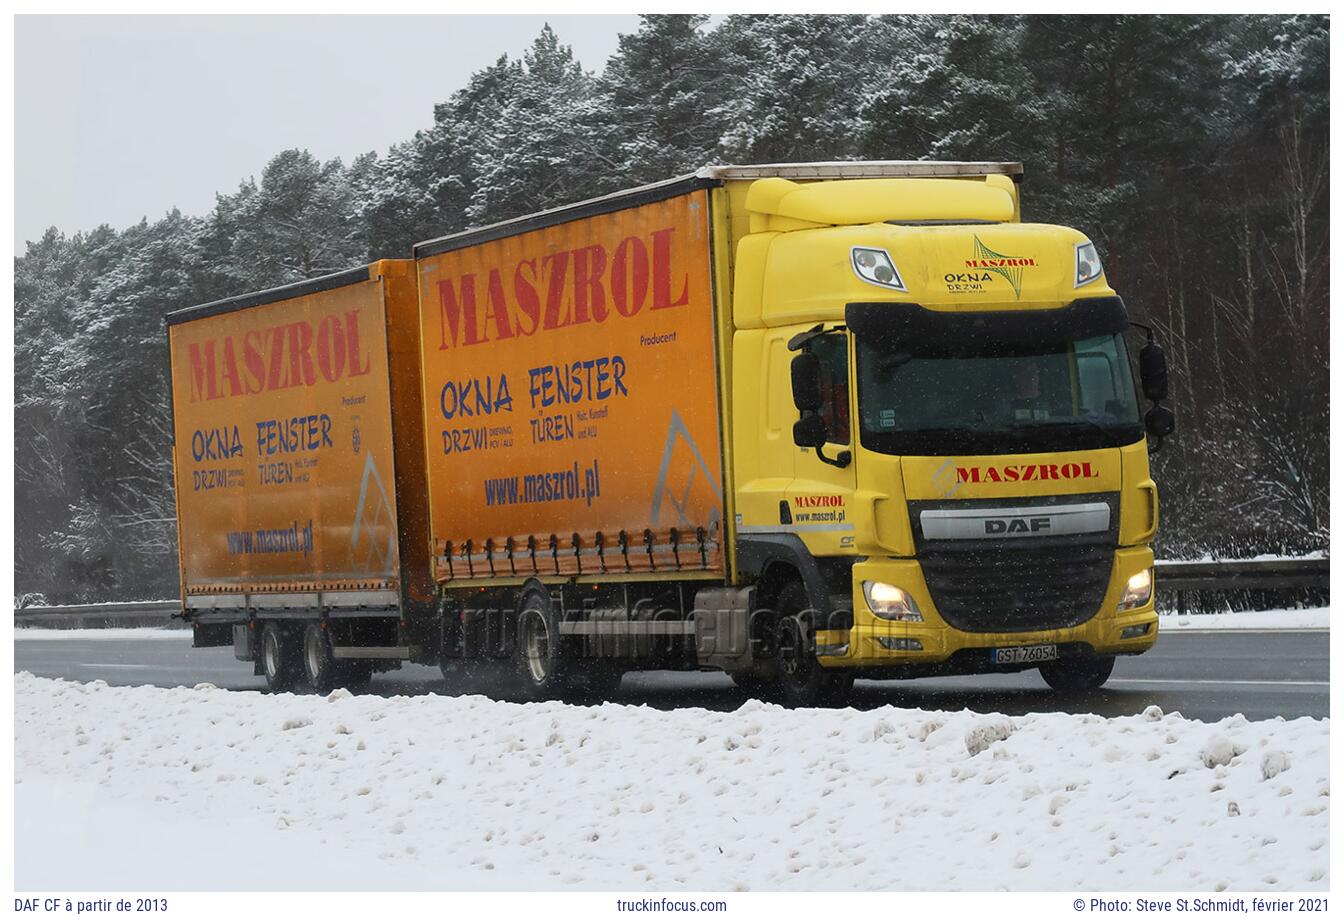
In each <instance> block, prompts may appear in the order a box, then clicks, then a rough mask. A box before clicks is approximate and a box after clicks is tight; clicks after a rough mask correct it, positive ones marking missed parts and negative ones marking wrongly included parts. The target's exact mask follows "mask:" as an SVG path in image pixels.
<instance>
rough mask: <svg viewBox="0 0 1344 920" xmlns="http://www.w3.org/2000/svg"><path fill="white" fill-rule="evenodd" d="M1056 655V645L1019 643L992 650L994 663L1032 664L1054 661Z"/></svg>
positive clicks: (1057, 651) (1057, 652)
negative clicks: (1012, 646)
mask: <svg viewBox="0 0 1344 920" xmlns="http://www.w3.org/2000/svg"><path fill="white" fill-rule="evenodd" d="M1058 657H1059V646H1057V645H1020V646H1018V647H1016V648H996V649H995V650H994V663H995V664H1034V663H1036V662H1038V661H1054V660H1055V659H1056V658H1058Z"/></svg>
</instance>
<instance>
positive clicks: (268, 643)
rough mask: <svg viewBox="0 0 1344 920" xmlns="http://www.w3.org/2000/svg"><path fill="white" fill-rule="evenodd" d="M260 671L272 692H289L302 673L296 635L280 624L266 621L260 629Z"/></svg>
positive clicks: (296, 683)
mask: <svg viewBox="0 0 1344 920" xmlns="http://www.w3.org/2000/svg"><path fill="white" fill-rule="evenodd" d="M261 673H262V674H264V675H265V676H266V686H267V688H269V689H270V691H271V692H272V693H289V692H291V691H293V689H294V688H295V686H297V685H298V682H299V678H300V676H301V675H302V674H303V660H302V657H301V652H300V648H299V643H298V641H297V637H296V636H295V635H294V634H293V633H292V632H290V631H289V630H286V629H284V628H282V627H281V626H280V624H279V623H274V622H272V623H267V624H266V625H265V626H264V627H262V630H261Z"/></svg>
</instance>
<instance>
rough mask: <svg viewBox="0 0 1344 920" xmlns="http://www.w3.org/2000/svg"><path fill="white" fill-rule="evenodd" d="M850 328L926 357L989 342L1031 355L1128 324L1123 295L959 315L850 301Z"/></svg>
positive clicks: (847, 314) (974, 348)
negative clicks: (1057, 305)
mask: <svg viewBox="0 0 1344 920" xmlns="http://www.w3.org/2000/svg"><path fill="white" fill-rule="evenodd" d="M845 325H846V326H848V327H849V329H850V331H852V332H853V333H854V335H855V336H856V337H857V338H859V339H860V340H861V341H868V342H870V343H871V344H873V345H877V346H880V347H882V348H884V349H898V350H909V351H910V352H912V353H917V354H921V355H956V354H959V353H962V352H975V353H983V351H984V349H985V345H986V343H993V344H994V345H996V346H998V347H1000V348H1002V349H1003V350H1004V351H1023V352H1031V351H1032V350H1033V349H1035V348H1038V347H1039V346H1040V345H1042V344H1046V343H1055V342H1072V341H1076V340H1078V339H1085V338H1090V337H1092V336H1099V335H1114V334H1115V333H1118V332H1123V331H1125V329H1127V328H1128V326H1129V317H1128V316H1127V315H1126V313H1125V305H1124V302H1123V301H1122V300H1121V299H1120V298H1119V297H1090V298H1085V299H1082V300H1075V301H1074V302H1073V303H1071V304H1069V305H1068V306H1065V307H1060V308H1058V309H1055V310H1002V311H992V312H974V313H954V312H949V311H945V310H928V309H925V308H924V307H922V306H920V305H919V304H912V303H890V302H888V303H851V304H848V305H846V307H845Z"/></svg>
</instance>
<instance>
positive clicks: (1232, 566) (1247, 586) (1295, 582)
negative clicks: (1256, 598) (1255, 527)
mask: <svg viewBox="0 0 1344 920" xmlns="http://www.w3.org/2000/svg"><path fill="white" fill-rule="evenodd" d="M1154 570H1155V575H1156V577H1157V590H1158V591H1159V592H1161V593H1166V592H1169V591H1174V592H1176V610H1177V612H1178V613H1181V614H1184V613H1185V612H1186V595H1187V593H1188V592H1190V591H1214V592H1218V591H1245V590H1263V591H1280V590H1294V589H1302V588H1329V587H1330V560H1329V559H1214V560H1208V561H1202V562H1157V563H1155V564H1154Z"/></svg>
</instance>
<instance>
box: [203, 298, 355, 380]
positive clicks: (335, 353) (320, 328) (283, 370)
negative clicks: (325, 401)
mask: <svg viewBox="0 0 1344 920" xmlns="http://www.w3.org/2000/svg"><path fill="white" fill-rule="evenodd" d="M240 355H241V360H240V358H239V356H240ZM187 367H188V371H189V374H190V379H189V381H188V385H189V390H190V396H189V398H190V401H191V402H202V401H209V400H212V399H223V398H226V397H232V396H251V395H255V394H257V393H264V392H267V391H269V390H284V389H289V388H291V387H310V386H313V385H314V384H316V383H317V382H318V379H319V377H320V378H322V379H324V380H326V381H328V382H331V383H334V382H336V381H337V380H340V379H342V378H343V377H359V376H362V375H364V374H367V373H369V370H370V369H371V367H372V363H371V362H370V359H369V356H368V355H367V354H365V353H364V350H363V347H362V345H361V343H360V339H359V311H358V310H348V311H346V312H345V313H344V314H336V313H331V314H328V315H327V316H324V317H322V318H321V319H319V320H317V321H316V322H310V321H308V320H299V321H297V322H293V323H284V324H282V325H279V326H271V327H269V328H267V329H260V330H259V329H251V330H248V331H247V332H244V333H242V334H241V335H240V336H237V337H235V336H231V335H226V336H220V337H219V338H215V339H205V340H204V341H199V342H191V343H189V344H188V345H187Z"/></svg>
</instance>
